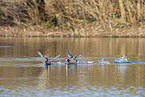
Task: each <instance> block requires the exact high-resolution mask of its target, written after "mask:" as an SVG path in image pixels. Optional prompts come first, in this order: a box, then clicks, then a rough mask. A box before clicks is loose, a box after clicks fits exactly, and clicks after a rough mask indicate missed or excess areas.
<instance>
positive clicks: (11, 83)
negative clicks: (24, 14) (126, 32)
mask: <svg viewBox="0 0 145 97" xmlns="http://www.w3.org/2000/svg"><path fill="white" fill-rule="evenodd" d="M144 44H145V38H59V37H57V38H56V37H55V38H47V37H41V38H38V37H33V38H16V37H14V38H10V37H8V38H6V37H0V97H13V96H14V97H17V96H18V97H19V96H25V97H33V96H34V97H90V96H92V97H99V96H100V97H145V64H129V63H128V64H121V63H120V64H78V65H77V66H76V65H72V66H71V67H70V68H68V66H67V65H66V64H61V65H59V64H55V63H57V62H62V63H63V62H65V60H66V58H68V56H67V50H68V49H69V50H70V51H71V53H72V55H77V54H81V55H82V56H81V57H79V58H78V60H79V61H80V62H87V61H93V62H95V63H97V62H98V60H101V59H102V58H104V61H109V62H114V61H115V60H116V59H118V58H119V57H121V56H123V55H125V56H127V57H128V58H129V59H128V61H129V62H145V45H144ZM38 51H40V52H41V53H43V54H44V55H45V56H47V57H50V58H52V57H55V56H57V55H58V54H61V56H60V57H59V58H57V59H56V60H54V61H53V63H54V64H53V65H51V66H48V68H45V66H44V59H43V58H41V57H40V56H39V55H38V53H37V52H38Z"/></svg>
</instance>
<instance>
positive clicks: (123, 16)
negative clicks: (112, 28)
mask: <svg viewBox="0 0 145 97" xmlns="http://www.w3.org/2000/svg"><path fill="white" fill-rule="evenodd" d="M119 7H120V13H121V19H122V21H125V9H124V4H123V0H119Z"/></svg>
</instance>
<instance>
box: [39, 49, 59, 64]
mask: <svg viewBox="0 0 145 97" xmlns="http://www.w3.org/2000/svg"><path fill="white" fill-rule="evenodd" d="M38 54H39V55H40V56H41V57H42V58H44V59H45V66H46V67H47V66H48V65H51V61H52V60H54V59H56V58H57V57H59V56H60V54H59V55H58V56H56V57H54V58H51V59H50V58H46V57H45V56H44V55H43V54H42V53H40V52H39V51H38Z"/></svg>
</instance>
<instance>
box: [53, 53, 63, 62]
mask: <svg viewBox="0 0 145 97" xmlns="http://www.w3.org/2000/svg"><path fill="white" fill-rule="evenodd" d="M60 55H61V54H59V55H58V56H56V57H54V58H52V59H51V60H50V61H52V60H54V59H56V58H57V57H59V56H60Z"/></svg>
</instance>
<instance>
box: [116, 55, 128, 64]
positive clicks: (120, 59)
mask: <svg viewBox="0 0 145 97" xmlns="http://www.w3.org/2000/svg"><path fill="white" fill-rule="evenodd" d="M127 61H128V58H127V57H126V56H125V55H123V57H120V58H118V59H117V60H115V61H114V62H116V63H121V62H127Z"/></svg>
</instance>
